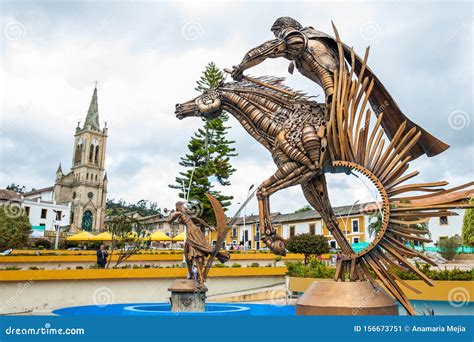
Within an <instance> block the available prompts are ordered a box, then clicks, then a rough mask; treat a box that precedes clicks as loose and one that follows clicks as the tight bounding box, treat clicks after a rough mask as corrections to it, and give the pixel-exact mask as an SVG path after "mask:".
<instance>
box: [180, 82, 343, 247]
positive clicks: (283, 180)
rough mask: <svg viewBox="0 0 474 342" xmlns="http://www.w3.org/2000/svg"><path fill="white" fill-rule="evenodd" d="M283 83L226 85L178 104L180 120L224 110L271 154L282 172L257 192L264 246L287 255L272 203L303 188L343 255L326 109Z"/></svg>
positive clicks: (217, 113)
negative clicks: (331, 186)
mask: <svg viewBox="0 0 474 342" xmlns="http://www.w3.org/2000/svg"><path fill="white" fill-rule="evenodd" d="M282 82H283V79H282V78H276V77H261V78H257V79H252V80H251V81H250V80H249V78H247V79H246V80H243V81H241V82H230V83H222V84H220V85H219V86H218V87H217V88H215V89H210V90H207V91H205V92H204V93H203V94H202V95H200V96H198V97H197V98H194V99H192V100H190V101H188V102H185V103H183V104H178V105H176V111H175V114H176V117H178V118H179V119H183V118H185V117H189V116H203V117H205V118H209V119H212V118H216V117H218V116H219V115H220V114H221V113H222V111H223V110H225V111H226V112H228V113H230V114H231V115H232V116H234V117H235V118H236V119H237V120H238V121H239V122H240V124H241V125H242V126H243V127H244V129H245V130H246V131H247V132H248V133H249V134H250V135H251V136H252V137H254V138H255V139H256V140H257V141H258V142H260V143H261V144H262V145H263V146H264V147H265V148H266V149H267V150H269V151H270V152H271V154H272V157H273V160H274V162H275V164H276V165H277V167H278V169H277V171H276V172H275V173H274V174H273V175H272V176H271V177H269V178H268V179H267V180H265V181H264V182H263V183H262V184H260V186H259V187H258V189H257V199H258V208H259V217H260V219H259V221H260V227H262V228H263V233H262V235H261V239H262V241H263V242H264V243H265V245H266V246H267V247H268V248H269V249H270V250H272V251H273V253H275V254H279V255H285V243H284V241H283V239H282V238H281V237H280V236H278V235H277V234H276V231H275V229H274V228H273V226H272V223H271V220H270V201H269V198H270V196H271V195H272V194H274V193H275V192H277V191H279V190H282V189H285V188H288V187H291V186H293V185H301V187H302V189H303V193H304V196H305V198H306V199H307V200H308V202H309V203H310V204H311V205H312V206H313V207H314V208H315V209H316V210H317V211H318V212H319V213H320V214H321V216H322V218H323V220H324V222H325V224H326V225H327V226H328V228H329V230H330V232H331V234H332V235H333V236H334V237H335V239H336V241H337V242H338V244H339V246H340V247H341V248H342V249H343V250H349V249H350V248H351V247H350V245H349V243H348V242H347V240H346V239H345V238H344V235H343V234H342V232H341V231H340V230H339V228H338V224H337V220H336V217H335V215H334V212H333V211H332V207H331V204H330V202H329V198H328V196H327V190H326V188H327V187H326V181H325V177H324V169H323V168H322V166H323V165H324V164H325V160H323V159H322V158H323V155H325V156H326V158H328V154H324V151H325V149H326V145H327V140H326V138H325V105H324V104H320V103H317V102H315V101H313V100H312V99H311V98H310V97H308V96H306V95H305V94H303V93H300V92H297V91H294V90H292V89H290V88H288V87H286V86H284V85H283V83H282Z"/></svg>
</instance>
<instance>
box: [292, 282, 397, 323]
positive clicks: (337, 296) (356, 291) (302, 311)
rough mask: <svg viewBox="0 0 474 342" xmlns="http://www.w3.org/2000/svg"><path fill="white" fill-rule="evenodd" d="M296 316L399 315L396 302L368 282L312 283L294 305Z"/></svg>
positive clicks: (382, 290)
mask: <svg viewBox="0 0 474 342" xmlns="http://www.w3.org/2000/svg"><path fill="white" fill-rule="evenodd" d="M296 314H297V315H298V316H311V315H340V316H346V315H361V316H362V315H398V306H397V304H396V303H395V301H394V300H393V299H392V298H391V297H390V296H389V295H388V294H387V292H386V291H385V290H384V289H383V288H381V287H373V286H372V284H371V283H370V282H368V281H358V282H349V281H348V282H340V281H339V282H336V281H319V282H318V281H315V282H313V283H312V284H311V285H310V287H309V288H308V289H307V290H306V291H305V293H304V294H303V296H301V297H300V298H299V299H298V301H297V302H296Z"/></svg>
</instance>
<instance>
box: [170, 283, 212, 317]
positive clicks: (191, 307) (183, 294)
mask: <svg viewBox="0 0 474 342" xmlns="http://www.w3.org/2000/svg"><path fill="white" fill-rule="evenodd" d="M168 291H170V292H171V297H170V304H171V311H172V312H204V311H205V310H206V309H205V304H206V292H207V288H206V287H203V286H199V284H198V283H197V282H196V281H195V280H192V279H176V280H175V281H174V282H173V283H172V284H171V286H170V287H169V288H168Z"/></svg>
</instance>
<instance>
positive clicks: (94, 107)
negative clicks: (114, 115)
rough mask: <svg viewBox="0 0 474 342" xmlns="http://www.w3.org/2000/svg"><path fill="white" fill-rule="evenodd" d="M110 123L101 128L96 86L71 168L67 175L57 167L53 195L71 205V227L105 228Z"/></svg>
mask: <svg viewBox="0 0 474 342" xmlns="http://www.w3.org/2000/svg"><path fill="white" fill-rule="evenodd" d="M106 143H107V127H104V128H103V129H101V128H100V124H99V105H98V100H97V86H96V87H95V89H94V93H93V95H92V100H91V103H90V105H89V110H88V111H87V116H86V120H85V122H84V125H83V126H82V128H81V127H80V126H79V124H78V126H77V127H76V132H75V134H74V146H73V150H72V167H71V171H70V172H69V173H68V174H67V175H64V174H63V171H62V168H61V164H60V165H59V167H58V170H57V171H56V182H55V185H54V199H55V200H56V202H58V203H69V202H72V205H71V228H72V229H73V230H75V229H82V230H86V231H95V232H98V231H102V230H103V229H104V217H105V204H106V199H107V174H106V173H105V168H104V166H105V149H106Z"/></svg>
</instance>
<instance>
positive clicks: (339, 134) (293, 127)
mask: <svg viewBox="0 0 474 342" xmlns="http://www.w3.org/2000/svg"><path fill="white" fill-rule="evenodd" d="M336 38H337V44H338V53H339V58H340V61H339V69H338V70H336V71H335V73H334V77H333V80H332V81H333V84H334V90H333V96H332V98H331V101H329V102H327V103H326V104H320V103H317V102H315V101H313V100H312V99H311V98H310V97H308V96H306V95H305V94H303V93H300V92H297V91H294V90H292V89H290V88H288V87H286V86H284V85H283V83H282V81H283V79H281V78H275V77H260V78H255V79H254V78H250V77H243V80H242V81H241V82H230V83H222V84H220V85H219V86H218V87H216V88H215V89H210V90H207V91H205V92H204V93H203V94H202V95H200V96H198V97H196V98H194V99H192V100H190V101H188V102H185V103H182V104H178V105H176V111H175V114H176V116H177V117H178V118H179V119H183V118H186V117H190V116H202V117H206V118H216V117H218V116H219V115H220V114H221V112H222V111H226V112H228V113H230V114H231V115H233V116H234V117H235V118H236V119H237V121H239V123H240V124H241V125H242V126H243V127H244V128H245V130H247V132H248V133H249V134H250V135H251V136H252V137H254V138H255V139H256V140H257V141H258V142H259V143H261V144H262V145H263V146H264V147H265V148H266V149H268V150H269V151H270V153H271V154H272V157H273V160H274V162H275V164H276V165H277V171H276V172H275V173H274V174H273V175H272V176H271V177H269V178H268V179H267V180H265V181H264V182H263V183H262V184H261V185H260V186H259V187H258V190H257V199H258V205H259V221H260V227H263V234H262V236H261V239H262V241H263V242H264V243H265V244H266V246H267V247H268V248H269V249H271V250H272V251H273V252H274V253H275V254H280V255H284V254H285V243H284V240H283V239H282V238H281V237H280V236H278V235H277V234H276V231H275V229H274V228H273V226H272V223H271V220H270V201H269V198H270V196H271V195H272V194H274V193H276V192H277V191H279V190H282V189H285V188H288V187H290V186H294V185H300V186H301V187H302V190H303V193H304V196H305V198H306V199H307V201H308V202H309V203H310V204H311V206H313V207H314V208H315V209H316V210H317V211H318V212H319V214H320V215H321V217H322V218H323V220H324V222H325V224H326V226H327V227H328V229H329V231H330V233H331V234H332V235H333V237H334V239H335V240H336V241H337V243H338V245H339V247H340V248H341V251H342V254H343V258H342V260H341V261H340V262H339V263H338V265H337V267H336V276H335V278H336V280H340V281H344V280H345V279H346V277H347V278H348V279H349V280H351V281H357V280H368V281H370V282H371V283H372V284H373V285H374V286H376V283H375V281H374V279H373V277H372V275H371V273H370V272H369V269H371V270H372V271H373V272H374V273H375V274H376V276H377V277H378V278H379V279H380V280H381V281H382V283H383V285H384V287H385V288H386V289H387V290H388V291H389V292H390V293H391V294H392V295H393V296H394V297H395V298H396V299H397V300H398V301H399V302H400V303H401V304H402V305H403V306H404V307H405V309H406V310H407V312H408V313H409V314H411V315H414V314H415V310H414V308H413V307H412V306H411V304H410V302H409V301H408V299H407V297H406V295H405V294H404V292H403V290H402V288H401V287H400V284H402V285H404V286H405V287H407V288H409V289H411V290H412V291H415V292H418V290H417V289H414V288H412V287H410V286H409V285H408V284H406V283H405V282H403V280H401V279H400V278H399V277H398V276H397V274H396V273H395V272H394V269H398V270H403V271H411V272H413V273H415V274H416V275H418V277H419V278H421V279H422V280H424V281H425V282H426V283H427V284H429V285H432V281H431V280H430V279H429V278H428V277H426V275H425V274H423V273H422V272H421V271H420V270H418V268H417V267H415V266H414V265H413V264H412V263H411V262H410V261H409V260H408V259H409V258H412V257H419V258H421V259H423V260H425V261H426V262H428V263H430V264H433V265H435V263H434V262H433V261H432V260H430V259H429V258H427V257H426V256H425V255H423V254H422V253H419V252H418V251H416V250H414V249H412V248H410V247H409V245H410V244H411V242H413V241H419V242H427V241H430V240H429V239H428V238H427V237H425V236H423V235H424V234H426V233H427V232H426V231H424V230H419V229H416V228H417V225H418V224H420V223H422V222H427V220H429V218H430V217H436V216H449V215H456V213H455V212H453V211H449V209H454V208H467V207H472V205H470V204H469V203H468V202H467V201H465V198H463V197H462V196H461V195H460V196H458V197H459V198H458V197H453V196H444V195H445V194H447V193H454V192H455V191H456V190H459V189H463V188H466V187H471V186H472V185H473V184H474V183H473V182H470V183H467V184H464V185H461V186H458V187H455V188H451V189H444V188H441V187H442V186H445V185H447V184H448V183H447V182H433V183H412V184H405V183H406V182H407V181H408V180H410V179H412V178H413V177H415V176H416V175H417V174H418V172H417V171H415V172H411V173H406V171H407V170H408V162H409V161H410V160H411V159H412V158H413V156H412V155H411V149H412V148H413V146H415V144H416V143H417V142H418V140H419V139H420V136H421V133H422V130H421V129H419V128H418V127H411V129H408V128H407V123H406V122H404V123H402V124H401V125H400V126H399V127H398V129H397V130H396V132H394V134H393V135H390V137H389V141H390V143H389V144H388V146H385V138H384V135H385V134H384V133H385V131H384V129H383V127H382V124H381V123H382V118H383V113H377V114H378V115H374V114H375V113H373V112H372V111H371V110H370V109H367V108H366V107H367V102H368V98H369V96H370V92H371V89H372V88H373V83H374V80H373V79H370V77H364V70H365V69H366V65H365V63H366V62H367V56H368V53H366V56H365V58H364V61H363V63H362V65H361V66H360V65H358V66H357V67H358V77H357V78H354V64H355V63H354V52H353V51H352V50H351V51H350V54H351V55H352V61H353V62H352V65H346V63H345V62H344V60H343V58H344V57H343V56H344V52H343V46H342V43H341V42H340V40H339V37H338V35H337V31H336ZM348 68H349V70H348ZM372 116H375V117H376V122H375V124H374V125H370V119H371V117H372ZM353 170H356V171H358V172H360V173H362V174H364V175H365V176H366V177H367V178H368V179H369V180H370V181H371V182H372V183H373V184H374V185H375V187H376V188H377V190H378V191H379V195H380V197H381V201H380V203H376V204H375V205H376V208H377V209H376V210H378V211H379V212H380V213H381V215H382V226H381V227H380V230H379V231H378V233H377V235H376V237H375V239H374V241H372V243H371V244H370V245H369V246H368V247H367V248H366V249H364V250H363V251H361V252H358V253H356V252H354V251H353V250H352V247H351V245H350V244H349V242H348V241H347V240H346V238H345V237H344V234H343V232H342V231H341V229H340V227H339V226H338V222H337V220H336V216H335V215H334V212H333V210H332V207H331V203H330V202H329V198H328V192H327V186H326V181H325V176H324V174H325V173H326V172H345V173H350V172H351V171H353ZM407 192H414V194H411V195H409V196H407V195H404V196H400V195H401V194H406V193H407ZM420 192H428V194H426V195H420V194H419V193H420ZM464 193H466V192H464ZM441 195H443V196H441Z"/></svg>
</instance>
